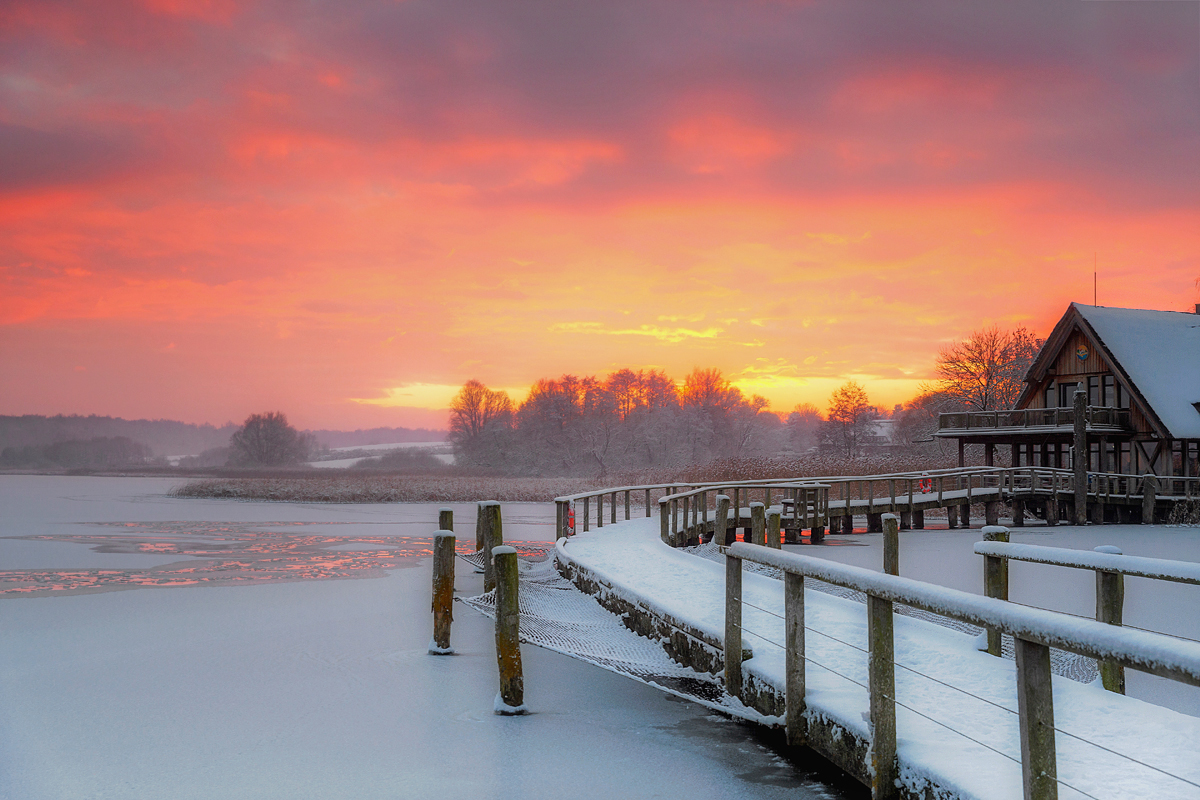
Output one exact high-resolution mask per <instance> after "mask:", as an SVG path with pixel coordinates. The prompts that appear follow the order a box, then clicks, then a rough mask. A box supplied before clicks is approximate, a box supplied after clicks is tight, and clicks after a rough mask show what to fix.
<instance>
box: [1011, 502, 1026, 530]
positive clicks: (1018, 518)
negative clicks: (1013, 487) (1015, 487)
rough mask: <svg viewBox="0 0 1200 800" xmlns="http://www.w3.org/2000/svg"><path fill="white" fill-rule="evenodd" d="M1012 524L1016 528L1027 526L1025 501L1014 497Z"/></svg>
mask: <svg viewBox="0 0 1200 800" xmlns="http://www.w3.org/2000/svg"><path fill="white" fill-rule="evenodd" d="M1012 524H1013V527H1014V528H1022V527H1024V526H1025V501H1024V500H1019V499H1017V498H1013V501H1012Z"/></svg>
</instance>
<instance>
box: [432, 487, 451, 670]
mask: <svg viewBox="0 0 1200 800" xmlns="http://www.w3.org/2000/svg"><path fill="white" fill-rule="evenodd" d="M443 510H445V509H443ZM453 609H454V534H453V533H451V532H450V531H449V530H447V529H442V530H440V531H438V532H437V533H435V534H434V535H433V638H432V639H430V640H429V653H430V655H435V656H445V655H450V654H451V653H453V652H454V648H452V647H451V646H450V623H451V622H453V621H454V610H453Z"/></svg>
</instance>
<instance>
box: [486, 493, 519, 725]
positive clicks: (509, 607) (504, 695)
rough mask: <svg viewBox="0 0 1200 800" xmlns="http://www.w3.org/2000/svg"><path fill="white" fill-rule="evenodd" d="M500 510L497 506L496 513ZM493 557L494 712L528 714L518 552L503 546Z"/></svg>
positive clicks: (493, 550)
mask: <svg viewBox="0 0 1200 800" xmlns="http://www.w3.org/2000/svg"><path fill="white" fill-rule="evenodd" d="M499 508H500V505H499V504H498V503H497V504H496V509H497V511H498V510H499ZM497 517H499V514H497ZM492 556H493V557H494V558H495V559H496V662H497V663H498V664H499V666H500V692H499V694H497V696H496V705H495V711H496V713H497V714H502V715H504V716H514V715H517V714H526V713H528V709H526V708H525V677H524V675H523V674H522V670H521V611H520V604H519V603H518V598H517V591H518V588H517V587H518V585H519V582H518V580H517V551H516V549H515V548H512V547H509V546H507V545H500V546H497V547H493V548H492Z"/></svg>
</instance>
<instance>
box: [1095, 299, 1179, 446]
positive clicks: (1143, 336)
mask: <svg viewBox="0 0 1200 800" xmlns="http://www.w3.org/2000/svg"><path fill="white" fill-rule="evenodd" d="M1072 305H1073V306H1074V308H1075V310H1076V311H1078V312H1079V315H1080V316H1081V317H1083V319H1084V320H1085V321H1086V322H1087V324H1088V325H1090V326H1091V328H1092V330H1093V331H1094V332H1095V334H1096V337H1097V338H1098V339H1099V340H1100V342H1101V344H1103V345H1104V347H1105V348H1106V349H1107V350H1108V351H1109V353H1111V354H1112V356H1113V358H1114V359H1116V361H1117V362H1118V363H1119V364H1120V366H1121V368H1122V369H1123V370H1124V371H1125V374H1126V375H1128V376H1129V379H1130V380H1131V381H1132V382H1133V385H1134V387H1135V388H1136V389H1137V391H1138V392H1140V393H1141V395H1142V397H1143V398H1144V399H1145V400H1146V403H1147V404H1149V406H1150V409H1151V411H1153V412H1154V414H1155V416H1157V417H1158V419H1159V420H1160V421H1161V422H1162V424H1163V425H1165V426H1166V428H1167V430H1168V431H1169V432H1170V434H1171V437H1172V438H1175V439H1200V409H1198V408H1197V407H1196V405H1194V404H1195V403H1200V314H1188V313H1185V312H1182V311H1147V310H1144V309H1136V308H1104V307H1103V306H1085V305H1081V304H1079V303H1072Z"/></svg>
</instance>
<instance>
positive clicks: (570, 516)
mask: <svg viewBox="0 0 1200 800" xmlns="http://www.w3.org/2000/svg"><path fill="white" fill-rule="evenodd" d="M574 535H575V504H574V503H571V505H570V506H568V507H567V536H574Z"/></svg>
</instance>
